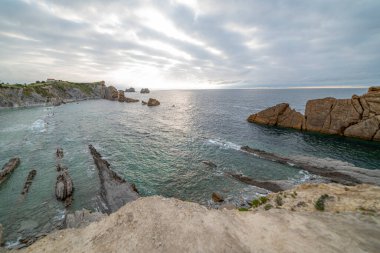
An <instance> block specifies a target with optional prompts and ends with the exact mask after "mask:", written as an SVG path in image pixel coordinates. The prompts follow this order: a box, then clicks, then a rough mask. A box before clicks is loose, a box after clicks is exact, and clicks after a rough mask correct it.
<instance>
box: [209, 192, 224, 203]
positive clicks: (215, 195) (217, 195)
mask: <svg viewBox="0 0 380 253" xmlns="http://www.w3.org/2000/svg"><path fill="white" fill-rule="evenodd" d="M211 198H212V201H214V202H216V203H220V202H223V201H224V198H223V196H222V195H221V194H220V193H218V192H213V193H212V195H211Z"/></svg>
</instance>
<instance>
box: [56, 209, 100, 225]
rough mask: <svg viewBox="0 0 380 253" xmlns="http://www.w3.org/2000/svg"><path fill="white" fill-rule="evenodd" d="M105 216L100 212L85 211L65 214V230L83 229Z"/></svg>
mask: <svg viewBox="0 0 380 253" xmlns="http://www.w3.org/2000/svg"><path fill="white" fill-rule="evenodd" d="M104 217H107V215H106V214H103V213H100V212H91V211H89V210H86V209H82V210H78V211H75V212H74V213H70V214H67V215H66V217H65V222H64V226H65V228H83V227H86V226H88V225H89V224H90V223H92V222H96V221H100V220H101V219H103V218H104Z"/></svg>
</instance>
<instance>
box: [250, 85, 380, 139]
mask: <svg viewBox="0 0 380 253" xmlns="http://www.w3.org/2000/svg"><path fill="white" fill-rule="evenodd" d="M247 120H248V122H250V123H257V124H263V125H268V126H278V127H285V128H293V129H297V130H301V131H311V132H319V133H323V134H335V135H341V136H346V137H353V138H359V139H364V140H371V141H380V87H370V88H369V89H368V92H367V93H366V94H364V95H362V96H357V95H353V96H352V98H351V99H336V98H331V97H328V98H323V99H313V100H309V101H308V102H307V104H306V109H305V115H303V114H301V113H300V112H297V111H295V110H294V109H292V108H291V107H290V106H289V104H287V103H281V104H277V105H275V106H273V107H270V108H267V109H265V110H263V111H260V112H258V113H255V114H252V115H250V116H249V117H248V119H247Z"/></svg>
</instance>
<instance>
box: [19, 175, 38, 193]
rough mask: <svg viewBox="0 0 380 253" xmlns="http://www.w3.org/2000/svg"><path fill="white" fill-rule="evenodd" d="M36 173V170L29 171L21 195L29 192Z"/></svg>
mask: <svg viewBox="0 0 380 253" xmlns="http://www.w3.org/2000/svg"><path fill="white" fill-rule="evenodd" d="M36 174H37V171H36V170H31V171H30V172H29V174H28V177H27V178H26V181H25V184H24V188H23V189H22V192H21V195H25V194H27V193H28V192H29V188H30V186H31V185H32V182H33V179H34V177H35V176H36Z"/></svg>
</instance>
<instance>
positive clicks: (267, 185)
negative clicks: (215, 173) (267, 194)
mask: <svg viewBox="0 0 380 253" xmlns="http://www.w3.org/2000/svg"><path fill="white" fill-rule="evenodd" d="M227 174H228V175H230V176H231V177H232V178H234V179H237V180H239V181H241V182H243V183H246V184H249V185H253V186H256V187H259V188H262V189H265V190H268V191H271V192H280V191H283V190H286V189H289V188H291V186H290V185H286V186H282V185H281V184H280V183H279V182H275V181H260V180H255V179H253V178H250V177H247V176H244V175H242V174H236V173H227Z"/></svg>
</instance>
